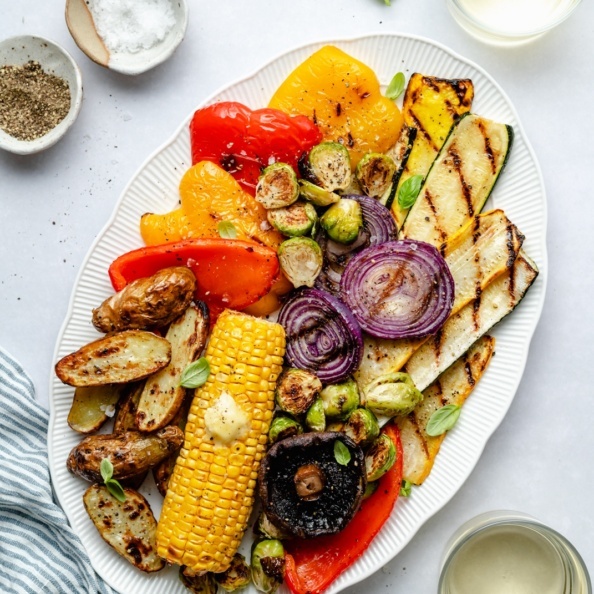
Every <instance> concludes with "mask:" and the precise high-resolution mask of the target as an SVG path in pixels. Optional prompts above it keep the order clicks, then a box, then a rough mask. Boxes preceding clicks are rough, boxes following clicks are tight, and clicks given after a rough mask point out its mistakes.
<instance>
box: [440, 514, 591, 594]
mask: <svg viewBox="0 0 594 594" xmlns="http://www.w3.org/2000/svg"><path fill="white" fill-rule="evenodd" d="M438 592H439V594H508V593H513V594H592V585H591V582H590V577H589V575H588V570H587V569H586V566H585V565H584V562H583V560H582V558H581V557H580V555H579V553H578V552H577V551H576V550H575V548H574V547H573V545H572V544H571V543H570V542H569V541H568V540H567V539H566V538H565V537H563V536H561V535H560V534H559V533H557V532H555V531H554V530H552V529H551V528H549V527H548V526H545V525H544V524H542V523H541V522H539V521H538V520H536V519H534V518H532V517H531V516H528V515H526V514H522V513H519V512H509V511H496V512H489V513H486V514H482V515H480V516H477V517H476V518H473V519H472V520H470V521H468V522H467V523H466V524H464V525H463V526H461V527H460V528H459V529H458V531H457V532H456V533H455V534H454V536H453V537H452V539H451V540H450V542H449V544H448V546H447V548H446V552H445V555H444V562H443V565H442V570H441V576H440V581H439V589H438Z"/></svg>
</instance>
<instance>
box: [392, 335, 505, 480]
mask: <svg viewBox="0 0 594 594" xmlns="http://www.w3.org/2000/svg"><path fill="white" fill-rule="evenodd" d="M494 350H495V339H494V338H492V337H491V336H483V337H482V338H480V339H479V340H478V341H477V342H476V343H474V344H473V345H472V346H471V347H470V349H469V350H468V351H467V352H466V353H465V354H464V355H463V356H462V357H461V358H460V359H458V361H456V362H455V363H454V364H453V365H452V366H451V367H450V368H449V369H447V370H446V371H445V372H444V373H442V374H441V375H440V376H439V378H438V379H437V380H436V381H435V382H434V383H433V384H432V385H431V386H429V388H427V389H426V390H425V391H424V392H423V396H424V398H423V401H422V402H421V403H419V405H418V406H417V408H416V409H415V410H414V411H413V412H412V413H410V414H409V415H408V416H406V417H403V418H401V419H399V421H398V426H399V428H400V432H401V439H402V447H403V450H404V456H403V458H404V474H403V476H404V478H405V479H406V480H408V481H410V482H411V483H413V484H415V485H420V484H421V483H422V482H423V481H424V480H425V479H426V478H427V476H428V475H429V473H430V472H431V469H432V467H433V463H434V461H435V458H436V456H437V453H438V452H439V448H440V447H441V443H442V442H443V440H444V439H445V437H446V435H447V434H444V435H440V436H438V437H430V436H429V435H427V433H426V431H425V427H426V426H427V422H428V421H429V418H430V417H431V415H432V414H433V412H434V411H435V410H437V409H438V408H441V407H442V406H446V405H448V404H455V405H458V406H462V405H463V404H464V402H465V401H466V399H467V398H468V396H469V395H470V394H471V393H472V390H473V389H474V388H475V386H476V384H477V383H478V381H479V379H480V378H481V376H482V375H483V373H484V372H485V370H486V369H487V366H488V365H489V362H490V361H491V357H492V356H493V353H494Z"/></svg>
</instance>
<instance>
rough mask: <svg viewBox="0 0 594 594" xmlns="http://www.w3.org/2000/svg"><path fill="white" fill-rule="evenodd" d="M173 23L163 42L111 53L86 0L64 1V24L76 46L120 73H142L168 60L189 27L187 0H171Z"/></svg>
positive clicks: (101, 63) (98, 62)
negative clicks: (127, 51)
mask: <svg viewBox="0 0 594 594" xmlns="http://www.w3.org/2000/svg"><path fill="white" fill-rule="evenodd" d="M171 8H172V9H173V15H174V17H175V25H174V26H173V27H172V29H171V31H169V33H168V34H167V36H166V37H165V39H163V41H160V42H159V43H157V44H156V45H154V46H153V47H151V48H150V49H143V50H140V51H138V52H134V53H124V52H118V53H115V52H114V53H110V52H109V50H108V49H107V48H106V47H105V44H104V43H103V40H102V39H101V37H100V36H99V34H98V33H97V30H96V28H95V23H94V21H93V16H92V14H91V11H90V10H89V7H88V6H87V3H86V2H85V0H66V24H67V25H68V30H69V31H70V34H71V35H72V38H73V39H74V41H75V42H76V45H78V47H79V48H80V49H81V50H82V51H83V52H84V53H85V54H86V55H87V56H88V57H89V58H91V60H93V62H96V63H97V64H99V65H100V66H104V67H105V68H109V69H110V70H115V71H116V72H121V73H122V74H132V75H136V74H141V73H142V72H146V71H147V70H150V69H151V68H154V67H155V66H157V65H158V64H161V63H162V62H164V61H165V60H167V59H168V58H169V57H170V56H171V55H172V54H173V52H174V51H175V50H176V49H177V46H178V45H179V44H180V43H181V42H182V40H183V38H184V35H185V34H186V29H187V27H188V5H187V2H186V0H171Z"/></svg>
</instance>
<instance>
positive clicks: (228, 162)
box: [190, 101, 322, 196]
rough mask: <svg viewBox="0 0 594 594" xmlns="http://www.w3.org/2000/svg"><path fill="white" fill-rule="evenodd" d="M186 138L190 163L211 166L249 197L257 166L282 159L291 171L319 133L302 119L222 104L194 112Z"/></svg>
mask: <svg viewBox="0 0 594 594" xmlns="http://www.w3.org/2000/svg"><path fill="white" fill-rule="evenodd" d="M190 139H191V143H192V163H194V164H196V163H198V162H199V161H204V160H206V161H212V162H213V163H216V164H217V165H219V166H221V167H222V168H223V169H225V170H226V171H228V172H229V173H231V175H233V177H234V178H235V179H236V180H237V181H238V182H239V183H240V184H241V186H242V187H243V189H244V190H246V191H247V192H250V193H251V194H252V196H253V195H254V193H255V190H256V184H257V183H258V177H259V175H260V172H261V170H262V168H264V167H266V166H268V165H270V164H271V163H274V162H277V161H281V162H283V163H288V164H289V165H291V166H292V167H293V168H295V169H296V168H297V161H298V160H299V157H300V156H301V155H302V154H303V153H304V152H307V151H309V150H310V149H311V148H312V147H313V146H315V145H316V144H318V143H319V142H320V140H321V139H322V135H321V133H320V131H319V130H318V128H317V126H316V125H315V124H314V123H313V122H311V120H309V119H308V118H307V117H305V116H296V117H291V116H289V115H287V114H286V113H283V112H282V111H279V110H277V109H271V108H265V109H257V110H255V111H252V110H251V109H250V108H249V107H246V106H245V105H242V104H241V103H237V102H235V101H224V102H222V103H215V104H214V105H209V106H208V107H204V108H203V109H199V110H198V111H196V113H195V114H194V117H193V118H192V121H191V123H190Z"/></svg>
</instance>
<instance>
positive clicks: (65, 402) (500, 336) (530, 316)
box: [48, 34, 547, 594]
mask: <svg viewBox="0 0 594 594" xmlns="http://www.w3.org/2000/svg"><path fill="white" fill-rule="evenodd" d="M327 43H333V44H334V45H337V46H338V47H340V48H342V49H343V50H344V51H346V52H347V53H349V54H351V55H353V56H354V57H356V58H358V59H359V60H361V61H362V62H364V63H366V64H368V65H369V66H371V67H372V68H373V69H374V71H375V72H376V73H377V75H378V77H379V79H380V81H381V83H382V84H383V85H386V84H387V83H388V82H389V81H390V80H391V78H392V76H393V75H394V74H395V73H396V72H398V71H402V72H404V73H405V74H406V75H407V77H408V76H409V75H410V74H412V73H413V72H422V73H424V74H431V75H434V76H440V77H445V78H471V79H472V80H473V82H474V85H475V100H474V105H473V112H474V113H477V114H480V115H482V116H484V117H487V118H491V119H494V120H497V121H500V122H505V123H507V124H511V125H512V126H513V127H514V131H515V141H514V146H513V149H512V153H511V157H510V160H509V163H508V165H507V168H506V170H505V172H504V174H503V175H502V177H501V179H500V181H499V182H498V185H497V187H496V189H495V191H494V193H493V195H492V196H491V198H490V199H489V202H488V203H487V206H486V210H488V209H490V208H493V207H498V208H502V209H504V210H505V212H506V214H507V215H508V216H509V218H510V219H511V220H512V221H513V222H514V223H515V224H516V225H517V226H518V227H519V229H520V230H521V231H522V232H523V233H524V234H525V235H526V241H525V243H524V249H525V251H526V252H527V253H528V255H530V256H531V257H532V258H533V259H534V260H535V262H536V263H537V264H538V266H539V268H540V275H539V277H538V279H537V280H536V282H535V284H534V285H533V287H532V288H531V290H530V291H529V293H528V295H527V296H526V297H525V298H524V300H523V301H522V303H521V304H520V306H519V307H518V308H517V309H516V311H514V312H513V314H512V315H510V316H509V317H508V318H507V319H505V320H504V321H503V322H502V323H501V324H499V325H498V326H497V327H496V329H495V330H494V332H493V334H494V336H495V337H496V339H497V356H496V357H495V358H494V359H493V361H492V363H491V365H490V367H489V370H488V372H487V373H486V374H485V376H484V378H483V379H482V381H481V382H480V384H479V385H478V386H477V388H476V390H475V392H474V394H473V395H472V397H471V398H470V399H469V401H468V402H467V404H466V405H465V407H464V414H463V415H462V417H461V419H460V422H459V423H458V425H457V426H456V428H455V429H454V430H453V431H452V432H451V434H450V435H449V436H448V438H447V439H446V440H445V442H444V444H443V447H442V449H441V452H440V454H439V456H438V457H437V461H436V463H435V466H434V469H433V472H432V473H431V475H430V476H429V478H428V479H427V480H426V482H425V483H424V484H423V485H422V487H420V488H416V489H414V491H413V496H412V497H411V498H410V499H408V500H402V499H401V500H400V501H399V502H398V503H397V505H396V507H395V509H394V512H393V514H392V516H391V517H390V519H389V520H388V522H387V523H386V525H385V526H384V528H383V529H382V531H381V532H380V534H379V535H378V536H377V537H376V538H375V540H374V541H373V542H372V544H371V546H370V547H369V549H368V550H367V551H366V552H365V554H364V555H363V556H362V557H361V558H360V559H359V560H358V561H357V562H356V563H355V564H354V565H353V566H352V567H351V568H350V569H348V570H347V571H346V572H345V573H344V574H343V575H342V576H340V577H339V578H338V579H337V580H336V581H335V582H334V583H333V584H332V586H331V587H330V588H329V589H328V591H327V592H328V594H334V593H336V592H339V591H341V590H343V589H344V588H346V587H348V586H351V585H353V584H355V583H357V582H359V581H361V580H363V579H364V578H366V577H368V576H369V575H371V574H372V573H373V572H375V571H377V570H378V569H380V568H381V567H382V566H383V565H385V564H386V563H387V562H388V561H389V560H391V559H392V558H393V557H395V556H396V555H397V554H398V553H399V552H400V551H401V550H402V549H403V548H404V547H405V546H406V544H407V543H408V542H409V541H410V540H411V539H412V538H413V536H414V535H415V534H416V532H417V531H418V530H419V528H420V527H421V526H422V525H423V523H424V522H425V521H426V520H427V519H428V518H429V517H431V516H432V515H433V514H435V513H436V512H437V511H438V510H440V509H441V508H442V507H443V506H444V505H445V504H446V503H447V502H448V501H449V500H450V499H451V497H452V496H453V495H454V494H455V493H456V491H457V490H458V489H459V488H460V487H461V485H462V484H463V483H464V481H465V480H466V478H467V477H468V476H469V474H470V472H471V471H472V469H473V468H474V466H475V465H476V463H477V461H478V459H479V457H480V455H481V453H482V451H483V448H484V446H485V444H486V442H487V440H488V439H489V437H490V436H491V434H492V433H493V432H494V431H495V429H496V428H497V426H498V425H499V423H500V422H501V420H502V419H503V417H504V415H505V413H506V412H507V410H508V408H509V406H510V404H511V402H512V400H513V398H514V395H515V392H516V389H517V387H518V384H519V382H520V379H521V377H522V373H523V371H524V366H525V362H526V357H527V354H528V348H529V345H530V340H531V337H532V334H533V332H534V330H535V328H536V325H537V323H538V319H539V317H540V313H541V310H542V306H543V302H544V296H545V288H546V277H547V256H546V245H545V235H546V219H547V215H546V197H545V191H544V184H543V180H542V176H541V173H540V169H539V166H538V163H537V161H536V158H535V156H534V153H533V151H532V149H531V147H530V145H529V143H528V140H527V139H526V137H525V134H524V132H523V130H522V127H521V125H520V122H519V119H518V115H517V113H516V111H515V109H514V107H513V106H512V104H511V102H510V100H509V99H508V97H507V95H506V94H505V93H504V92H503V90H502V89H501V88H500V87H499V85H498V84H497V83H496V82H495V81H494V80H493V79H492V78H491V77H490V76H489V75H488V74H487V73H486V72H485V71H484V70H482V69H481V68H480V67H479V66H477V65H475V64H473V63H472V62H469V61H468V60H466V59H465V58H462V57H461V56H459V55H457V54H455V53H453V52H452V51H450V50H449V49H447V48H446V47H444V46H441V45H439V44H437V43H435V42H433V41H430V40H427V39H423V38H420V37H414V36H410V35H401V34H377V35H369V36H365V37H360V38H357V39H348V40H332V41H324V42H320V43H313V44H309V45H306V46H303V47H300V48H297V49H294V50H292V51H289V52H287V53H284V54H282V55H281V56H279V57H277V58H275V59H274V60H272V61H271V62H269V63H268V64H267V65H265V66H264V67H263V68H261V69H260V70H258V71H257V72H256V73H254V74H253V75H251V76H249V77H247V78H245V79H243V80H241V81H239V82H236V83H234V84H231V85H229V86H228V87H226V88H224V89H223V90H221V91H219V92H217V93H215V94H214V95H213V96H211V97H209V98H207V99H206V100H205V101H203V102H202V103H201V104H200V105H199V106H197V107H202V106H204V105H207V104H210V103H213V102H215V101H221V100H231V101H240V102H242V103H245V104H247V105H248V106H250V107H252V108H259V107H264V106H266V105H267V103H268V100H269V98H270V97H271V96H272V94H273V92H274V91H275V89H276V88H277V87H278V85H279V84H280V83H281V82H282V81H283V80H284V78H285V77H286V76H287V75H288V74H289V72H291V71H292V70H293V68H295V67H296V66H297V65H298V64H299V63H300V62H302V61H303V60H304V59H305V58H307V57H308V56H309V55H311V54H312V53H313V52H314V51H316V50H317V49H319V48H320V47H322V46H323V45H326V44H327ZM190 117H191V114H190V115H189V116H188V118H187V119H186V120H185V121H184V122H183V124H182V125H181V126H180V128H179V129H178V130H177V132H176V133H175V134H174V136H173V137H172V138H171V139H170V140H169V142H167V143H166V144H165V145H163V146H162V147H161V148H159V149H158V150H157V151H156V152H155V153H154V154H153V155H152V156H150V157H149V158H148V159H147V161H146V162H145V163H144V164H143V165H142V167H141V168H140V169H139V171H138V172H137V173H136V174H135V175H134V177H133V178H132V180H131V181H130V183H129V184H128V186H127V187H126V189H125V190H124V192H123V194H122V196H121V197H120V200H119V202H118V204H117V207H116V209H115V211H114V213H113V215H112V217H111V220H110V221H109V222H108V223H107V225H106V226H105V228H104V229H103V231H102V232H101V234H100V235H99V236H98V238H97V240H96V241H95V243H94V244H93V246H92V247H91V249H90V251H89V253H88V255H87V257H86V260H85V262H84V264H83V266H82V268H81V270H80V272H79V275H78V278H77V281H76V284H75V287H74V290H73V293H72V298H71V302H70V308H69V311H68V314H67V317H66V320H65V322H64V325H63V327H62V329H61V332H60V335H59V337H58V340H57V344H56V350H55V361H57V360H58V359H60V358H61V357H63V356H64V355H66V354H68V353H70V352H73V351H75V350H77V349H78V348H80V347H81V346H82V345H83V344H86V343H87V342H90V341H91V340H93V339H96V338H97V337H98V334H97V332H96V331H95V329H94V328H93V326H92V324H91V310H92V309H93V308H94V307H96V306H97V305H98V304H100V303H101V302H102V301H103V300H104V299H105V298H106V297H107V296H109V295H110V294H112V292H113V291H112V287H111V285H110V282H109V279H108V276H107V269H108V266H109V265H110V263H111V262H112V261H113V260H114V259H115V258H116V257H118V256H119V255H121V254H123V253H124V252H127V251H129V250H131V249H135V248H138V247H141V246H142V245H143V244H142V240H141V238H140V234H139V229H138V223H139V218H140V216H141V215H142V214H143V213H145V212H167V211H169V210H171V209H173V208H174V207H175V206H176V205H177V201H178V184H179V181H180V179H181V177H182V175H183V173H184V172H185V170H186V169H187V168H188V167H189V166H190V165H191V158H190V135H189V131H188V123H189V120H190ZM72 394H73V389H72V388H70V387H68V386H64V385H63V384H61V383H60V382H59V380H58V379H57V378H56V377H52V378H51V379H50V403H51V419H50V428H49V437H48V440H49V452H50V470H51V475H52V481H53V485H54V489H55V492H56V494H57V497H58V500H59V502H60V504H61V505H62V507H63V508H64V510H65V511H66V514H67V516H68V519H69V521H70V523H71V525H72V527H73V529H74V531H75V532H76V533H77V534H78V535H79V537H80V539H81V540H82V542H83V545H84V546H85V548H86V550H87V551H88V554H89V557H90V559H91V562H92V564H93V567H94V568H95V569H96V571H97V573H98V574H99V575H100V576H102V577H103V578H104V579H105V580H106V581H107V582H108V583H109V584H110V585H111V586H112V587H113V588H114V589H115V590H116V591H118V592H120V593H122V594H184V593H186V592H187V590H186V589H185V588H184V586H182V584H181V582H180V581H179V579H178V577H177V571H176V568H173V567H172V568H168V569H166V570H164V571H162V572H159V573H157V574H152V575H146V574H143V573H141V572H140V571H138V570H137V569H135V568H134V567H132V565H130V564H129V563H128V562H127V561H125V560H124V559H123V558H121V557H119V556H118V555H117V554H116V553H115V552H114V551H113V550H112V549H111V548H110V547H108V546H107V545H106V544H105V543H104V542H103V541H102V540H101V538H100V536H99V534H98V532H97V530H96V529H95V527H94V526H93V524H92V523H91V521H90V520H89V518H88V516H87V514H86V512H85V510H84V507H83V503H82V494H83V492H84V490H85V489H86V488H87V487H88V483H86V482H85V481H83V480H82V479H79V478H77V477H74V476H73V475H71V474H70V473H69V472H68V471H67V470H66V458H67V456H68V453H69V451H70V450H71V448H73V447H74V446H75V445H76V444H77V443H78V442H79V441H80V436H79V435H78V434H76V433H75V432H74V431H72V430H70V428H69V427H68V425H67V423H66V418H67V416H68V411H69V409H70V404H71V402H72ZM142 491H143V492H144V494H145V495H146V496H147V498H148V500H149V502H150V503H151V506H152V508H153V511H154V512H155V515H156V517H158V515H159V512H160V508H161V497H160V495H159V494H158V492H157V490H156V488H155V487H154V485H153V484H152V483H151V484H148V485H144V486H143V488H142ZM250 538H251V536H250V531H249V530H248V533H247V535H246V538H245V539H244V547H249V542H248V541H249V540H250ZM249 592H250V593H252V592H254V593H255V589H253V588H252V589H251V590H249Z"/></svg>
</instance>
